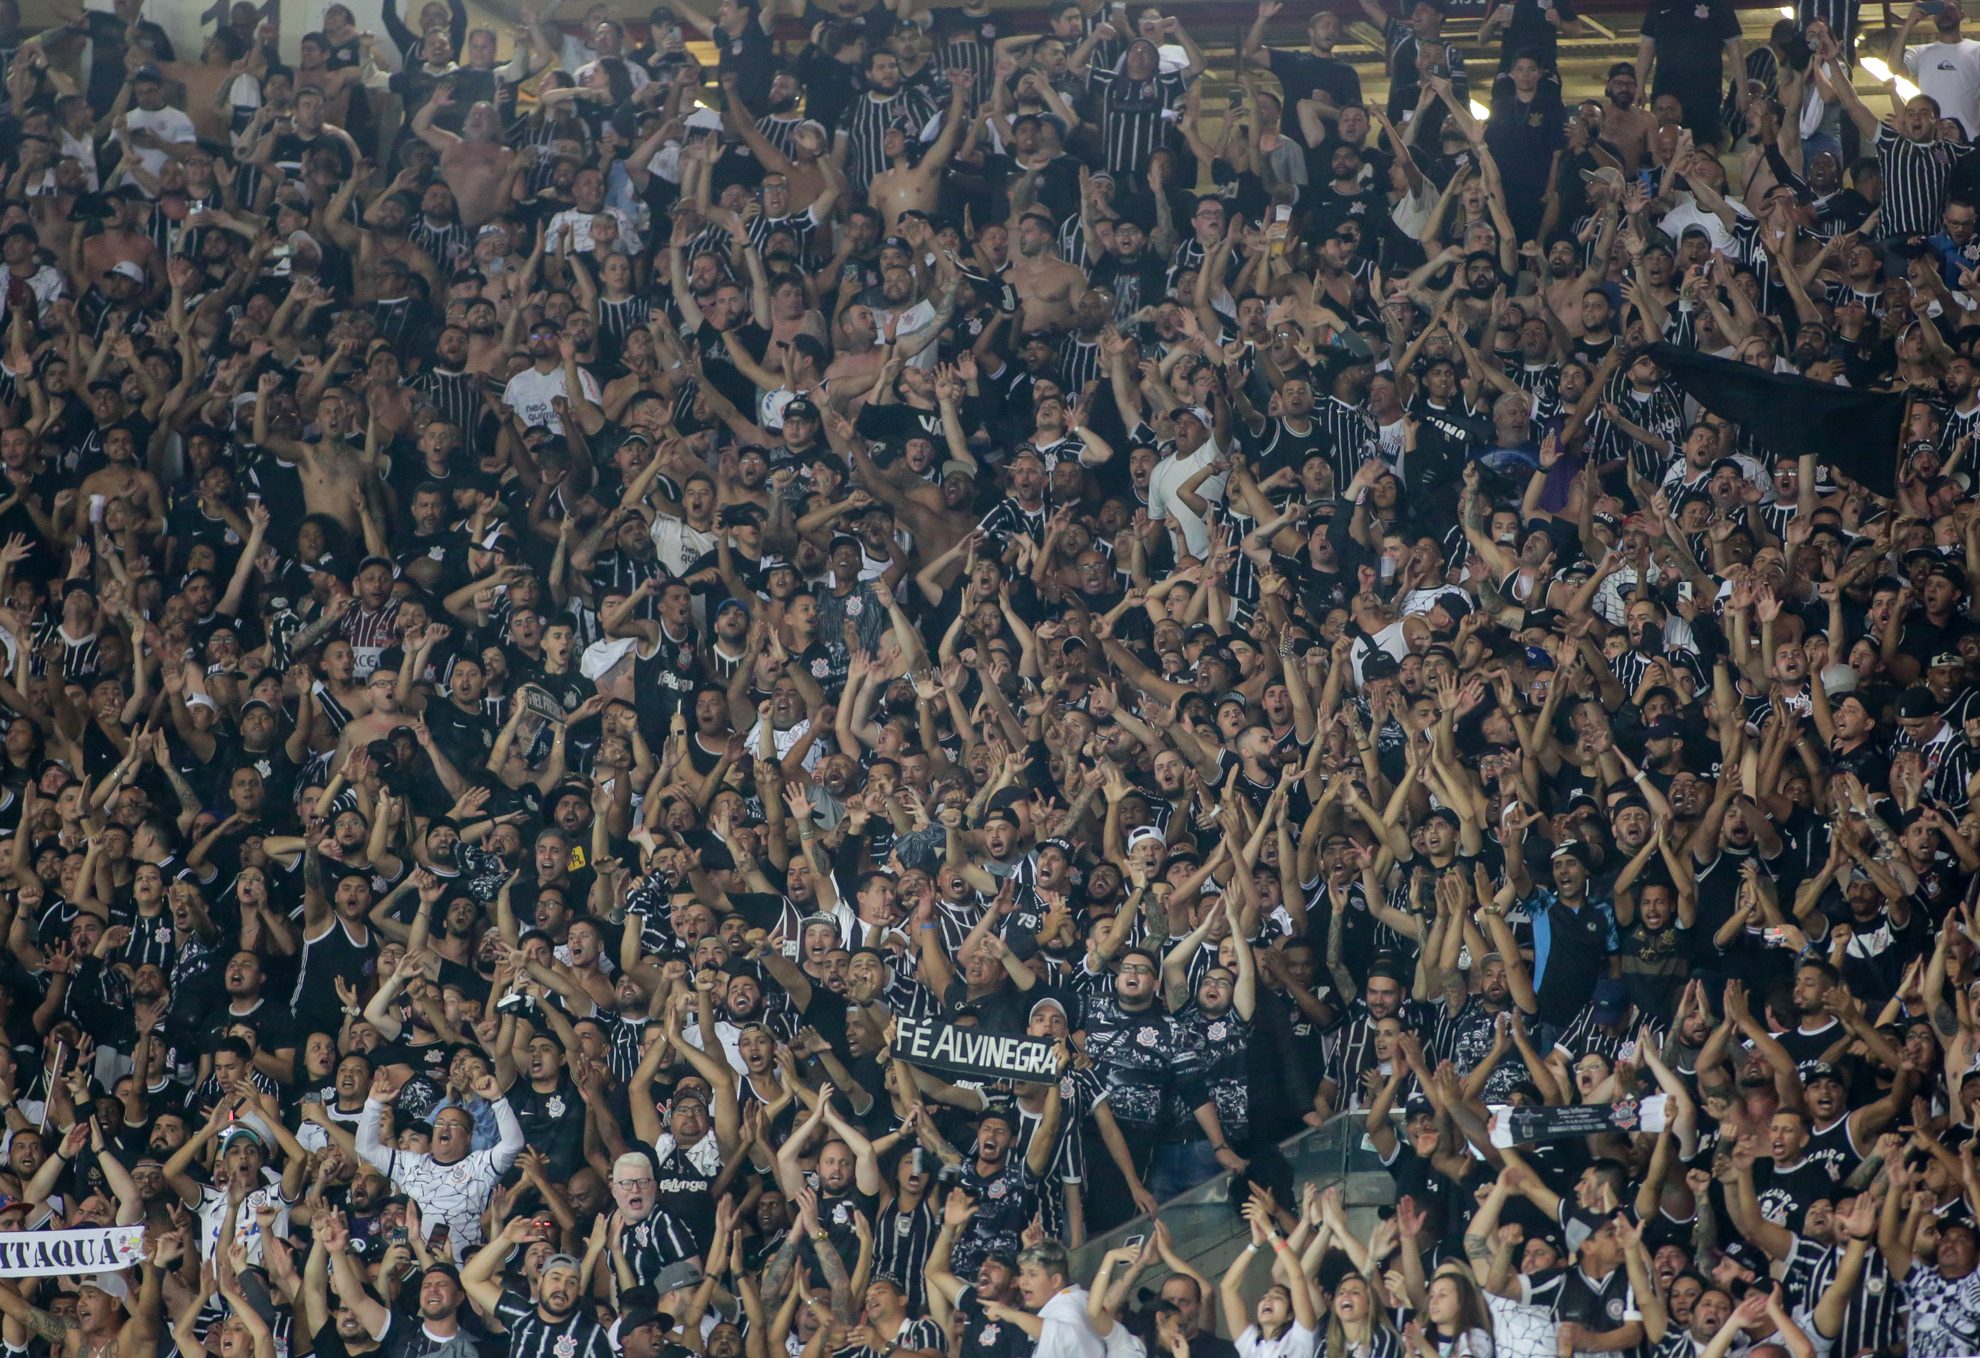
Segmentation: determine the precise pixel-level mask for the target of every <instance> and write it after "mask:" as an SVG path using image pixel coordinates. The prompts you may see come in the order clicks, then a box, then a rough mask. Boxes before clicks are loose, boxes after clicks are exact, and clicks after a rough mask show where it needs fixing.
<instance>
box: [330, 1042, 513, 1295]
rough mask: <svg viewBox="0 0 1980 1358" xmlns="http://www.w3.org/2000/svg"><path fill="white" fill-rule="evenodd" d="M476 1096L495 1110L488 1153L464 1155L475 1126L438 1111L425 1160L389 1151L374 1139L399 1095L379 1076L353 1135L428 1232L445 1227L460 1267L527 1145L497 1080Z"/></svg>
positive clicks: (458, 1114) (452, 1112)
mask: <svg viewBox="0 0 1980 1358" xmlns="http://www.w3.org/2000/svg"><path fill="white" fill-rule="evenodd" d="M474 1092H475V1094H476V1096H477V1097H479V1098H482V1099H485V1100H486V1101H487V1102H488V1103H490V1104H492V1105H493V1106H494V1111H495V1125H496V1127H497V1129H498V1130H499V1133H500V1136H501V1139H500V1140H499V1141H497V1142H496V1143H495V1145H494V1146H492V1147H491V1148H489V1149H488V1150H485V1151H470V1149H469V1148H470V1147H471V1146H472V1145H473V1141H474V1118H473V1117H472V1116H471V1115H470V1114H469V1113H468V1112H467V1110H466V1109H464V1108H443V1109H441V1110H440V1111H439V1112H438V1113H436V1114H434V1117H433V1137H432V1141H431V1148H430V1150H429V1151H428V1152H427V1153H425V1154H421V1153H420V1152H417V1151H402V1150H398V1149H396V1148H395V1147H392V1146H387V1145H386V1144H385V1143H384V1142H383V1141H381V1140H380V1139H379V1136H378V1129H379V1122H380V1120H381V1118H382V1117H383V1115H384V1112H385V1102H384V1101H385V1099H386V1097H387V1096H388V1094H390V1095H396V1093H397V1084H396V1083H395V1082H393V1081H392V1080H391V1079H390V1078H389V1077H388V1076H387V1074H386V1072H384V1071H380V1072H379V1073H378V1074H376V1075H374V1076H373V1077H372V1081H371V1091H370V1094H369V1096H368V1097H367V1098H366V1099H365V1101H364V1115H363V1117H361V1118H360V1119H359V1120H358V1129H357V1149H358V1154H359V1155H360V1156H362V1157H363V1158H364V1159H365V1161H366V1162H367V1163H369V1164H372V1165H375V1166H377V1168H378V1169H379V1170H380V1171H381V1172H382V1173H384V1175H385V1176H386V1177H387V1178H389V1179H390V1180H391V1181H392V1182H393V1183H394V1184H395V1185H397V1186H398V1187H399V1189H400V1190H401V1191H402V1192H404V1193H405V1194H406V1195H407V1196H408V1197H410V1198H411V1199H412V1200H413V1201H414V1202H417V1203H418V1204H419V1209H420V1213H421V1215H422V1217H423V1218H424V1220H425V1223H426V1226H427V1229H428V1230H429V1231H431V1230H432V1228H433V1227H435V1226H438V1225H444V1226H446V1227H447V1239H448V1243H449V1245H450V1246H451V1247H452V1249H453V1252H454V1257H455V1258H456V1259H457V1260H458V1259H461V1258H463V1257H465V1256H466V1254H467V1252H468V1250H469V1249H470V1248H472V1247H473V1246H475V1245H477V1244H479V1243H480V1242H481V1214H482V1212H483V1210H484V1209H486V1207H487V1206H488V1200H489V1199H490V1198H491V1197H492V1196H493V1195H494V1192H495V1186H496V1185H497V1184H498V1183H499V1182H500V1181H501V1178H502V1176H503V1175H504V1174H506V1173H508V1170H509V1166H511V1165H513V1164H514V1163H515V1162H516V1157H517V1156H518V1155H520V1154H521V1153H522V1148H523V1146H524V1144H525V1142H524V1137H523V1129H522V1124H521V1123H520V1122H518V1121H517V1120H516V1111H515V1109H514V1108H512V1107H511V1106H510V1104H509V1100H508V1098H507V1097H506V1096H505V1095H504V1094H503V1093H502V1090H501V1088H500V1087H499V1086H498V1085H497V1084H496V1082H495V1077H494V1076H493V1075H484V1076H482V1077H481V1078H480V1079H479V1080H477V1081H475V1085H474ZM519 1221H521V1219H520V1218H517V1219H516V1220H513V1221H511V1222H510V1223H509V1224H510V1225H511V1226H515V1225H516V1224H518V1222H519ZM503 1252H504V1253H506V1251H503ZM487 1253H488V1252H487V1251H485V1250H484V1251H483V1252H482V1254H481V1255H478V1256H476V1257H477V1259H480V1258H485V1257H486V1255H487ZM464 1281H465V1280H464ZM511 1332H512V1333H513V1330H512V1331H511Z"/></svg>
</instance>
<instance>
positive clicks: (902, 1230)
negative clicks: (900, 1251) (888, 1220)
mask: <svg viewBox="0 0 1980 1358" xmlns="http://www.w3.org/2000/svg"><path fill="white" fill-rule="evenodd" d="M913 1233H914V1218H913V1217H895V1218H894V1234H895V1235H911V1234H913Z"/></svg>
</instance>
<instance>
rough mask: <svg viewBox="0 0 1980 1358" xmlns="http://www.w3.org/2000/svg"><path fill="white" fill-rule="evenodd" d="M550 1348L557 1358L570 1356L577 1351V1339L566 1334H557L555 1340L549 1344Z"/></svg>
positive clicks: (568, 1357)
mask: <svg viewBox="0 0 1980 1358" xmlns="http://www.w3.org/2000/svg"><path fill="white" fill-rule="evenodd" d="M551 1348H552V1349H553V1350H554V1351H555V1352H556V1354H557V1358H571V1355H572V1354H574V1353H576V1352H577V1340H575V1339H573V1338H571V1337H570V1336H569V1335H567V1334H566V1335H559V1336H558V1337H557V1342H556V1343H555V1344H553V1345H551Z"/></svg>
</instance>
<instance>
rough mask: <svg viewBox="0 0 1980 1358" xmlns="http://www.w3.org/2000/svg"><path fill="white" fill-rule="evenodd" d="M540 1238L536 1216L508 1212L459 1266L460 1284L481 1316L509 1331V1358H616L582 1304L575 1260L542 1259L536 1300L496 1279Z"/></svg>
mask: <svg viewBox="0 0 1980 1358" xmlns="http://www.w3.org/2000/svg"><path fill="white" fill-rule="evenodd" d="M542 1238H543V1236H542V1233H541V1228H540V1227H539V1226H538V1225H537V1224H536V1221H535V1220H534V1219H533V1218H531V1217H527V1216H514V1217H510V1218H509V1221H508V1223H507V1224H506V1225H505V1226H503V1228H502V1234H501V1235H499V1236H498V1237H496V1239H495V1240H494V1241H493V1242H491V1243H490V1244H488V1245H485V1246H483V1247H482V1249H481V1251H480V1252H479V1253H477V1254H476V1255H475V1256H474V1258H472V1259H470V1260H469V1261H468V1265H467V1267H466V1268H464V1269H462V1270H461V1288H462V1289H463V1290H464V1291H465V1292H466V1293H467V1295H468V1297H469V1299H470V1300H472V1301H473V1302H474V1304H475V1306H476V1307H477V1308H479V1309H480V1311H481V1312H482V1314H483V1315H487V1316H491V1317H493V1318H494V1319H496V1320H498V1321H500V1322H501V1323H502V1327H503V1329H505V1330H506V1331H507V1332H508V1336H509V1358H535V1356H536V1355H541V1354H549V1353H555V1354H556V1355H558V1358H613V1354H612V1345H611V1342H610V1341H609V1340H608V1339H607V1338H606V1335H605V1331H604V1329H603V1328H602V1327H601V1326H600V1325H599V1324H598V1322H597V1321H596V1320H594V1319H592V1317H591V1313H590V1311H589V1310H588V1309H587V1308H585V1307H583V1306H580V1305H579V1302H580V1301H581V1300H582V1299H583V1288H582V1277H583V1270H582V1269H581V1268H580V1266H579V1264H578V1261H577V1260H576V1259H573V1258H572V1257H571V1256H570V1255H568V1254H553V1255H551V1256H550V1257H549V1258H548V1259H546V1260H544V1261H543V1268H542V1270H541V1272H539V1273H538V1274H537V1278H536V1298H535V1300H534V1301H531V1300H530V1299H529V1298H527V1297H524V1296H523V1295H522V1294H520V1293H518V1292H512V1291H510V1290H509V1289H508V1288H506V1287H504V1286H503V1285H502V1284H501V1283H500V1282H498V1281H497V1280H496V1278H495V1274H496V1273H497V1272H498V1270H500V1269H501V1267H502V1265H503V1264H504V1263H506V1262H507V1261H508V1258H509V1255H510V1254H511V1253H513V1252H514V1251H516V1250H518V1249H526V1248H527V1247H528V1246H529V1244H530V1242H532V1241H534V1240H540V1239H542Z"/></svg>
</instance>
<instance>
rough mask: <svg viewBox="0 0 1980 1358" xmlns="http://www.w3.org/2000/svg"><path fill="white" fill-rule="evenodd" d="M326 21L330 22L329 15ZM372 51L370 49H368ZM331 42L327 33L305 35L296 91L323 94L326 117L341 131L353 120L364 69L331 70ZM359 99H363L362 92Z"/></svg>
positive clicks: (298, 60)
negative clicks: (308, 89)
mask: <svg viewBox="0 0 1980 1358" xmlns="http://www.w3.org/2000/svg"><path fill="white" fill-rule="evenodd" d="M324 22H326V23H328V22H329V17H328V15H327V14H326V15H325V18H324ZM365 50H366V51H367V52H369V51H370V50H371V47H370V46H367V47H366V49H365ZM330 52H331V48H330V39H329V35H328V34H327V33H325V34H316V33H305V34H303V38H302V43H301V45H300V46H299V47H297V48H296V88H297V89H298V90H300V89H302V88H304V87H305V86H309V87H313V88H315V89H317V90H320V91H322V94H323V104H322V110H323V117H324V118H325V119H326V120H328V121H329V122H331V123H333V124H335V125H336V126H337V127H339V128H341V127H343V125H344V124H345V123H347V122H349V121H350V115H351V91H352V90H353V89H357V88H360V87H361V86H362V80H361V78H360V74H359V73H360V72H361V71H362V70H363V69H364V68H363V67H361V66H340V67H338V68H337V69H335V70H332V69H331V68H330ZM359 97H361V98H362V97H364V96H363V95H362V93H360V96H359Z"/></svg>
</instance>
